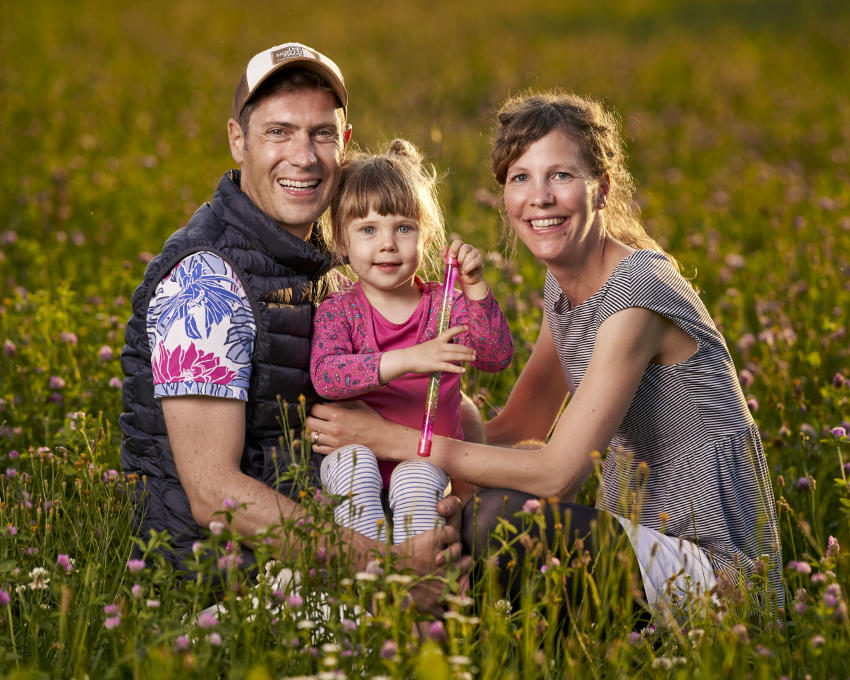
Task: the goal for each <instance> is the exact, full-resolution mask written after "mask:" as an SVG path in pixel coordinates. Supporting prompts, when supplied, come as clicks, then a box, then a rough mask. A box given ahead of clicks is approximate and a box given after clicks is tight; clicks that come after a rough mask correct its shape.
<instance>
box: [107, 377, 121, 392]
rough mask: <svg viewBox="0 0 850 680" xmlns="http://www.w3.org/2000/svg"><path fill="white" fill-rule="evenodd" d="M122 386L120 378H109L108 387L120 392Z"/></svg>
mask: <svg viewBox="0 0 850 680" xmlns="http://www.w3.org/2000/svg"><path fill="white" fill-rule="evenodd" d="M122 385H123V383H122V382H121V378H110V379H109V386H110V387H114V388H115V389H117V390H120V389H121V386H122Z"/></svg>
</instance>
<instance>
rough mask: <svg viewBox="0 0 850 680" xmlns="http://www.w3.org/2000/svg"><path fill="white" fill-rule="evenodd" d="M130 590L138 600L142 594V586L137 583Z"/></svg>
mask: <svg viewBox="0 0 850 680" xmlns="http://www.w3.org/2000/svg"><path fill="white" fill-rule="evenodd" d="M130 592H131V593H132V594H133V597H135V598H136V599H137V600H138V599H139V598H140V597H141V596H142V586H140V585H139V584H138V583H136V584H134V585H133V587H132V588H130Z"/></svg>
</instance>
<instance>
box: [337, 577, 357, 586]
mask: <svg viewBox="0 0 850 680" xmlns="http://www.w3.org/2000/svg"><path fill="white" fill-rule="evenodd" d="M339 585H340V586H342V587H343V588H349V587H350V586H352V585H354V581H352V580H351V579H350V578H344V579H342V580H341V581H340V582H339Z"/></svg>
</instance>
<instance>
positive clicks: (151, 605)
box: [145, 600, 159, 609]
mask: <svg viewBox="0 0 850 680" xmlns="http://www.w3.org/2000/svg"><path fill="white" fill-rule="evenodd" d="M145 605H146V606H147V608H148V609H159V600H148V601H147V602H145Z"/></svg>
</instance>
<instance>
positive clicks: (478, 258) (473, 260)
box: [449, 239, 490, 300]
mask: <svg viewBox="0 0 850 680" xmlns="http://www.w3.org/2000/svg"><path fill="white" fill-rule="evenodd" d="M449 252H450V253H451V254H452V255H454V256H455V258H457V273H458V277H457V278H458V281H459V282H460V288H461V290H462V291H463V294H464V296H465V297H466V298H467V299H468V300H483V299H484V298H486V297H487V294H488V293H489V292H490V286H488V285H487V282H486V281H485V280H484V257H483V256H482V255H481V251H480V250H478V248H476V247H474V246H471V245H469V244H468V243H464V242H463V241H461V240H460V239H455V240H454V241H452V244H451V245H450V246H449Z"/></svg>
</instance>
